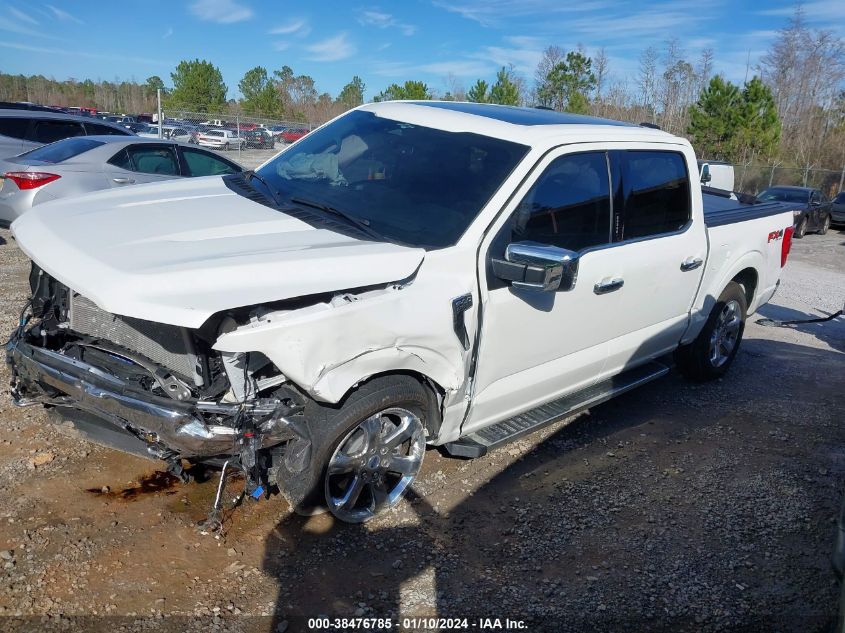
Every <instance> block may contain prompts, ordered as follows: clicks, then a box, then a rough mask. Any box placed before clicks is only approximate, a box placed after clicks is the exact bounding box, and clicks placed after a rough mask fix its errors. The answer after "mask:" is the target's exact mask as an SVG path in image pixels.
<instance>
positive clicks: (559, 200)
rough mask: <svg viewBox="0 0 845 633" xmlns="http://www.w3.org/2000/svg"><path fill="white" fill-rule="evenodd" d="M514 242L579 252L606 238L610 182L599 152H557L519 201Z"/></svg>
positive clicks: (605, 163) (607, 234) (607, 240)
mask: <svg viewBox="0 0 845 633" xmlns="http://www.w3.org/2000/svg"><path fill="white" fill-rule="evenodd" d="M512 241H514V242H519V241H522V242H525V241H531V242H539V243H541V244H549V245H552V246H558V247H560V248H566V249H569V250H571V251H579V250H582V249H584V248H589V247H590V246H599V245H602V244H607V243H609V242H610V186H609V179H608V169H607V158H606V156H605V153H604V152H587V153H583V154H570V155H567V156H561V157H560V158H558V159H556V160H555V161H554V162H553V163H552V164H551V165H549V166H548V167H547V168H546V171H545V172H543V174H542V175H541V176H540V178H539V179H538V180H537V182H536V183H535V184H534V186H533V187H531V190H530V191H529V192H528V193H527V194H526V196H525V198H523V200H522V202H520V203H519V206H518V207H517V210H516V213H515V215H514V222H513V235H512Z"/></svg>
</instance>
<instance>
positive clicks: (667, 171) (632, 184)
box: [615, 150, 691, 240]
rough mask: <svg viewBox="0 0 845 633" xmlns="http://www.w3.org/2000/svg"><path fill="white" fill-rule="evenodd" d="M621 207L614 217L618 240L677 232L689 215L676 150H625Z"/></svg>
mask: <svg viewBox="0 0 845 633" xmlns="http://www.w3.org/2000/svg"><path fill="white" fill-rule="evenodd" d="M622 182H623V187H624V188H625V190H626V191H627V195H626V197H625V208H624V211H623V213H622V214H621V217H620V216H617V217H616V219H615V223H616V227H615V229H616V234H617V239H619V240H631V239H637V238H642V237H649V236H652V235H660V234H662V233H672V232H674V231H679V230H680V229H682V228H683V227H684V225H686V223H687V222H689V219H690V217H691V205H690V187H689V175H688V174H687V165H686V161H685V160H684V157H683V155H682V154H679V153H677V152H660V151H653V152H652V151H635V150H632V151H627V152H625V161H624V165H623V174H622Z"/></svg>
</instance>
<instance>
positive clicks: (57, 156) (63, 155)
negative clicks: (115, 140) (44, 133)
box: [23, 137, 104, 164]
mask: <svg viewBox="0 0 845 633" xmlns="http://www.w3.org/2000/svg"><path fill="white" fill-rule="evenodd" d="M103 144H104V143H103V142H102V141H95V140H94V139H90V138H84V137H76V138H66V139H64V140H63V141H56V142H55V143H50V145H44V146H43V147H39V148H37V149H34V150H32V151H29V152H27V153H25V154H23V155H24V156H26V157H27V158H29V159H31V160H38V161H41V162H44V163H51V164H55V163H60V162H62V161H63V160H67V159H68V158H73V157H74V156H79V155H80V154H82V153H84V152H87V151H88V150H89V149H94V148H95V147H99V146H100V145H103Z"/></svg>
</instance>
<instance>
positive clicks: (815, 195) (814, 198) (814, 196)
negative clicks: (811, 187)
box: [810, 191, 822, 202]
mask: <svg viewBox="0 0 845 633" xmlns="http://www.w3.org/2000/svg"><path fill="white" fill-rule="evenodd" d="M821 201H822V194H821V193H819V192H818V191H813V192H812V193H811V194H810V202H821Z"/></svg>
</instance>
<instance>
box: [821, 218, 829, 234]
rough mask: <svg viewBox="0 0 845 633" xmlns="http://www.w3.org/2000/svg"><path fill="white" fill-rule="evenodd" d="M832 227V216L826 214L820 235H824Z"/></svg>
mask: <svg viewBox="0 0 845 633" xmlns="http://www.w3.org/2000/svg"><path fill="white" fill-rule="evenodd" d="M829 228H830V216H829V215H826V216H824V222H822V228H820V229H819V235H824V234H825V233H827V230H828V229H829Z"/></svg>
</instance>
